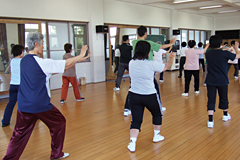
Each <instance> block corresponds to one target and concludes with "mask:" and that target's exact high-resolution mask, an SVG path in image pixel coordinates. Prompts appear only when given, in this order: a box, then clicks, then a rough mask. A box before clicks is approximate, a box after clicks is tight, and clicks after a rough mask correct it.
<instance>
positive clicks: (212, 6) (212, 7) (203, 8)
mask: <svg viewBox="0 0 240 160" xmlns="http://www.w3.org/2000/svg"><path fill="white" fill-rule="evenodd" d="M219 7H222V5H217V6H207V7H200V8H199V9H209V8H219Z"/></svg>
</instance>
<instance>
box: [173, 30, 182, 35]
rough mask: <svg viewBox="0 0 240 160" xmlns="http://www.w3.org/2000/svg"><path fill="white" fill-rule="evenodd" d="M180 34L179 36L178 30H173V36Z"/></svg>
mask: <svg viewBox="0 0 240 160" xmlns="http://www.w3.org/2000/svg"><path fill="white" fill-rule="evenodd" d="M180 34H181V32H180V30H173V35H180Z"/></svg>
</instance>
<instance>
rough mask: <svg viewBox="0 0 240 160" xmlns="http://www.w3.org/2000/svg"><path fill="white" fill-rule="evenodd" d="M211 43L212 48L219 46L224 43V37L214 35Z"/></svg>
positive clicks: (210, 40)
mask: <svg viewBox="0 0 240 160" xmlns="http://www.w3.org/2000/svg"><path fill="white" fill-rule="evenodd" d="M209 43H210V46H209V47H211V48H219V47H220V46H221V44H222V37H221V36H219V35H213V36H211V37H210V39H209Z"/></svg>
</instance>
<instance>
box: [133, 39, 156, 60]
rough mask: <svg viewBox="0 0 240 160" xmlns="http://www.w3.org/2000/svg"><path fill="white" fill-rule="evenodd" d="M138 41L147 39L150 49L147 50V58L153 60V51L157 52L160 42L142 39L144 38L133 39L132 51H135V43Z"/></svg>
mask: <svg viewBox="0 0 240 160" xmlns="http://www.w3.org/2000/svg"><path fill="white" fill-rule="evenodd" d="M138 41H147V42H148V43H150V45H151V49H150V52H149V57H148V60H153V51H156V52H158V51H159V49H160V47H161V44H157V43H155V42H153V41H150V40H144V39H137V40H133V41H132V45H133V53H135V47H136V44H137V42H138Z"/></svg>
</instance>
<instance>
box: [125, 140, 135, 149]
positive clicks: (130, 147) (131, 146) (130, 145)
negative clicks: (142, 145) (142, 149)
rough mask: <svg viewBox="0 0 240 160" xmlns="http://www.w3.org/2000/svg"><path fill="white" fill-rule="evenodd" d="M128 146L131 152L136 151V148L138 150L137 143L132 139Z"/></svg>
mask: <svg viewBox="0 0 240 160" xmlns="http://www.w3.org/2000/svg"><path fill="white" fill-rule="evenodd" d="M127 148H128V150H129V151H130V152H135V150H136V143H133V142H132V141H131V142H130V143H129V144H128V146H127Z"/></svg>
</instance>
